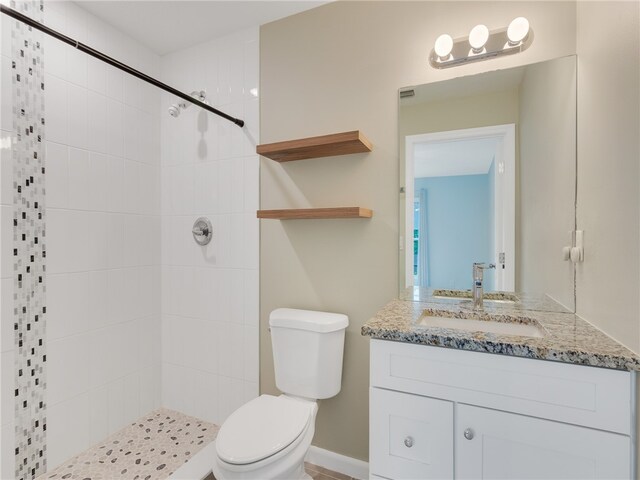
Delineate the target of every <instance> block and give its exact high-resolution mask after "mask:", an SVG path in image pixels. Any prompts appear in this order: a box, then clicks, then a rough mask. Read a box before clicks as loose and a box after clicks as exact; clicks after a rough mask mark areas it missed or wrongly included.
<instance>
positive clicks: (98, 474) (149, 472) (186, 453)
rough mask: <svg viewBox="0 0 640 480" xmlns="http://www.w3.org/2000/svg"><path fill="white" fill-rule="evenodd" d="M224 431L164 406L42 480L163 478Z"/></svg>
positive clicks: (144, 479) (150, 479) (153, 479)
mask: <svg viewBox="0 0 640 480" xmlns="http://www.w3.org/2000/svg"><path fill="white" fill-rule="evenodd" d="M218 430H219V427H218V426H217V425H214V424H213V423H208V422H205V421H203V420H199V419H197V418H195V417H189V416H187V415H184V414H182V413H180V412H176V411H173V410H167V409H164V408H161V409H158V410H155V411H153V412H151V413H150V414H148V415H146V416H144V417H142V418H140V419H139V420H138V421H136V422H134V423H132V424H131V425H129V426H128V427H125V428H123V429H122V430H120V431H118V432H116V433H114V434H113V435H111V436H110V437H109V438H107V439H106V440H105V441H103V442H100V443H99V444H97V445H96V446H94V447H92V448H90V449H89V450H86V451H85V452H83V453H81V454H79V455H77V456H75V457H73V458H72V459H70V460H68V461H67V462H65V463H64V464H62V465H61V466H59V467H58V468H56V469H55V470H53V471H52V472H49V473H46V474H44V475H42V476H40V477H39V480H44V479H56V480H59V479H64V480H67V479H71V480H76V479H79V480H107V479H116V478H121V479H123V480H124V479H127V480H163V479H165V478H168V477H169V476H170V475H171V474H172V473H173V472H175V471H176V470H177V469H178V467H180V466H181V465H183V464H184V463H185V462H187V460H189V459H190V458H191V457H192V456H193V455H194V454H196V453H197V452H199V451H200V450H201V449H202V448H204V447H205V446H206V445H207V444H209V443H210V442H212V441H213V440H215V438H216V436H217V435H218Z"/></svg>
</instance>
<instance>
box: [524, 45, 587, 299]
mask: <svg viewBox="0 0 640 480" xmlns="http://www.w3.org/2000/svg"><path fill="white" fill-rule="evenodd" d="M519 127H520V128H519V134H520V179H521V181H520V194H519V196H518V198H519V199H520V204H519V208H520V210H519V215H518V219H519V221H518V227H519V228H518V233H519V235H518V237H519V238H518V246H519V247H520V249H519V254H518V256H517V258H518V268H516V272H518V277H519V278H518V282H517V284H518V285H520V287H521V290H522V291H523V292H527V293H532V294H545V293H546V294H548V295H550V296H551V297H552V298H554V299H555V300H557V301H558V302H560V303H561V304H563V305H564V306H566V307H567V308H569V309H571V310H573V309H574V307H575V305H574V266H573V264H572V263H571V262H566V261H563V259H562V256H561V251H562V247H563V246H567V245H570V242H571V232H572V231H573V230H575V218H576V216H575V195H576V163H575V158H576V64H575V59H574V57H571V58H561V59H557V60H555V61H553V62H545V63H539V64H536V65H531V66H529V67H527V69H526V70H525V75H524V78H523V79H522V83H521V85H520V121H519Z"/></svg>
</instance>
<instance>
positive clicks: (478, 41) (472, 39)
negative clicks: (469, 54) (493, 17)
mask: <svg viewBox="0 0 640 480" xmlns="http://www.w3.org/2000/svg"><path fill="white" fill-rule="evenodd" d="M487 40H489V29H488V28H487V26H486V25H476V26H475V27H473V28H472V29H471V31H470V32H469V45H471V48H473V51H474V52H475V53H479V52H480V51H481V50H482V48H483V47H484V44H485V43H487Z"/></svg>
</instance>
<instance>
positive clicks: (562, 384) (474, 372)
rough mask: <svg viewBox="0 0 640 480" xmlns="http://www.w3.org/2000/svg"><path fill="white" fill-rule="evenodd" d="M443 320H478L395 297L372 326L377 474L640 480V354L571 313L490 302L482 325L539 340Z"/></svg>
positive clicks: (367, 330)
mask: <svg viewBox="0 0 640 480" xmlns="http://www.w3.org/2000/svg"><path fill="white" fill-rule="evenodd" d="M434 315H435V316H438V318H440V319H441V321H443V322H446V321H447V319H451V320H457V321H465V320H473V318H474V315H475V314H474V313H473V312H472V311H469V310H467V309H466V308H465V307H464V304H462V306H461V304H457V305H455V304H440V303H428V302H407V301H402V300H394V301H392V302H390V303H389V304H388V305H386V306H385V307H384V308H383V309H382V310H381V311H380V312H378V314H376V316H375V317H374V318H372V319H371V320H370V321H369V322H367V323H366V324H365V325H364V326H363V328H362V333H363V335H368V336H370V337H372V340H371V357H370V361H371V385H370V387H371V388H370V453H369V456H370V459H369V465H370V475H371V478H388V479H402V478H425V479H426V478H438V479H442V478H474V479H478V478H503V479H517V478H535V479H557V478H563V479H567V478H574V479H613V478H626V479H631V478H635V467H634V464H635V449H636V447H635V441H636V439H635V371H636V370H637V369H638V368H640V359H639V358H638V357H637V356H636V355H634V354H633V353H632V352H630V351H628V350H627V349H625V348H624V347H622V346H621V345H619V344H618V343H616V342H615V341H613V340H612V339H610V338H609V337H607V336H606V335H604V334H603V333H602V332H600V331H599V330H597V329H596V328H594V327H592V326H591V325H589V324H588V323H587V322H585V321H583V320H582V319H580V318H579V317H577V316H575V315H573V314H570V313H558V312H540V311H528V312H522V311H515V310H512V311H509V310H506V309H505V308H504V307H491V306H487V307H486V308H485V312H484V314H483V315H480V316H478V317H477V318H478V319H477V320H476V321H480V322H487V323H507V324H509V323H516V324H529V325H535V326H536V328H539V329H540V331H541V332H542V335H541V336H537V337H529V336H524V335H517V334H516V335H514V334H512V332H510V331H509V330H508V329H507V330H505V331H499V333H493V332H491V331H485V332H482V331H478V330H476V329H469V330H464V329H463V328H461V327H459V326H457V324H456V323H452V325H454V326H455V328H447V326H446V324H445V326H431V323H429V322H426V323H425V322H424V321H423V320H424V318H425V316H434ZM507 327H508V325H507ZM505 332H506V333H505ZM442 347H448V348H442Z"/></svg>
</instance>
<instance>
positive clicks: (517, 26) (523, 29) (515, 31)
mask: <svg viewBox="0 0 640 480" xmlns="http://www.w3.org/2000/svg"><path fill="white" fill-rule="evenodd" d="M528 34H529V20H527V19H526V18H524V17H518V18H514V19H513V20H511V23H510V24H509V27H508V28H507V38H508V39H509V45H511V46H515V45H519V44H520V43H521V42H522V41H523V40H524V39H525V38H526V37H527V35H528Z"/></svg>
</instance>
